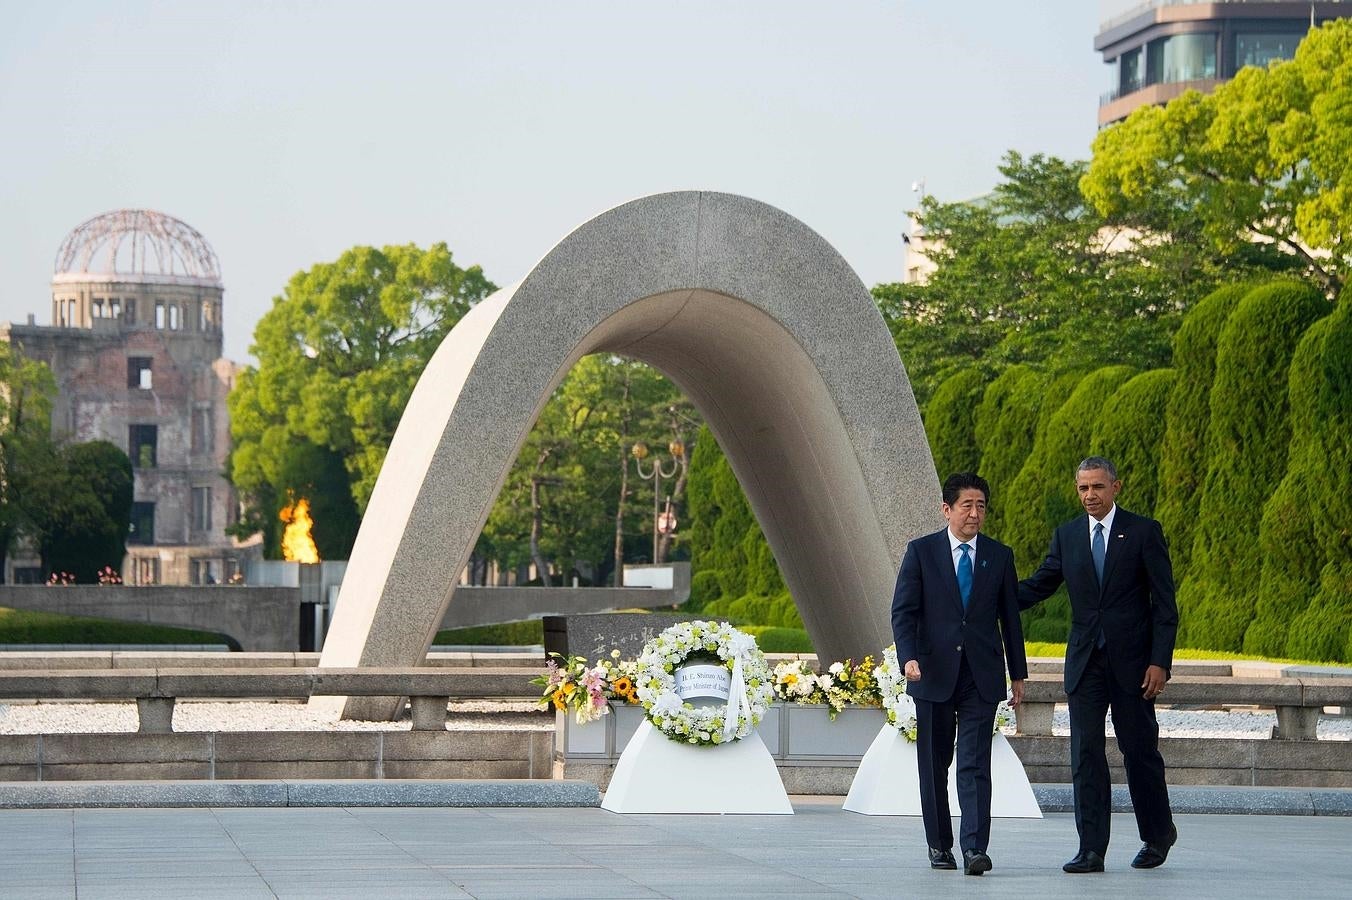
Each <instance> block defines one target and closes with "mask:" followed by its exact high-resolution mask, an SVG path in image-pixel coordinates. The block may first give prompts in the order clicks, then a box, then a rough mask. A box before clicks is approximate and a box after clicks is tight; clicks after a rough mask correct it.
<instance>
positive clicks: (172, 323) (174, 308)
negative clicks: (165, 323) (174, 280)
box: [169, 303, 178, 331]
mask: <svg viewBox="0 0 1352 900" xmlns="http://www.w3.org/2000/svg"><path fill="white" fill-rule="evenodd" d="M169 330H170V331H178V304H177V303H171V304H169Z"/></svg>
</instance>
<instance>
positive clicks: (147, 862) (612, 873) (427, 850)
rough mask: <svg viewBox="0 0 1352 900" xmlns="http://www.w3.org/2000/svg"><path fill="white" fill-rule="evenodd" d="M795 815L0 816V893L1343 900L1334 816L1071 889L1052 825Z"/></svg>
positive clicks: (1252, 818) (1262, 824) (805, 801)
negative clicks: (959, 861) (974, 826)
mask: <svg viewBox="0 0 1352 900" xmlns="http://www.w3.org/2000/svg"><path fill="white" fill-rule="evenodd" d="M795 811H796V815H794V816H791V817H790V816H725V817H718V816H621V815H616V814H614V813H609V812H605V811H603V810H600V809H595V808H583V809H438V808H432V809H427V808H424V809H394V808H342V807H337V808H310V809H302V808H274V809H247V808H246V809H82V810H69V809H37V810H5V811H0V897H16V898H25V900H33V898H58V897H63V898H64V897H79V898H81V900H87V898H104V897H107V898H137V900H144V898H185V897H192V898H212V897H223V898H225V897H228V898H250V897H260V898H270V897H278V898H288V897H290V898H300V897H310V898H339V897H361V898H378V897H409V898H422V897H482V898H490V897H522V898H530V897H548V898H551V900H554V898H567V897H577V898H621V897H710V898H722V897H736V898H739V900H749V898H753V897H776V898H785V897H842V898H843V897H877V898H883V897H886V898H897V897H932V896H942V895H948V894H952V893H954V892H956V893H957V895H958V896H973V897H1039V896H1051V897H1058V896H1066V897H1070V896H1074V897H1081V896H1084V897H1109V896H1111V897H1114V898H1119V900H1126V898H1137V897H1139V898H1151V900H1157V898H1163V897H1189V898H1211V897H1215V898H1232V897H1264V898H1267V897H1300V898H1302V900H1317V898H1324V897H1329V898H1332V897H1338V898H1342V897H1346V896H1347V890H1348V887H1347V886H1348V884H1349V883H1352V857H1349V855H1348V853H1347V846H1348V844H1349V841H1350V840H1352V819H1350V818H1346V817H1321V816H1270V815H1249V816H1244V815H1180V816H1179V817H1178V825H1179V832H1180V835H1181V837H1180V841H1179V844H1178V846H1177V847H1175V848H1174V851H1173V853H1172V854H1171V855H1170V858H1169V862H1168V863H1167V864H1166V865H1165V866H1164V867H1163V868H1161V869H1158V870H1154V871H1148V872H1139V871H1135V870H1133V869H1131V868H1130V867H1129V866H1128V862H1129V861H1130V859H1131V856H1132V854H1134V853H1135V851H1136V848H1137V840H1136V835H1135V828H1134V824H1133V821H1132V819H1131V817H1130V816H1128V815H1116V816H1114V817H1113V828H1114V833H1115V835H1116V838H1115V841H1114V844H1113V846H1112V847H1111V848H1110V850H1109V855H1108V871H1107V872H1106V873H1105V874H1103V875H1101V876H1070V875H1064V874H1062V873H1061V872H1060V869H1059V867H1060V864H1061V862H1062V861H1063V860H1064V859H1066V858H1067V857H1068V856H1069V855H1070V854H1071V853H1073V851H1074V849H1075V824H1074V821H1073V819H1072V817H1071V816H1070V815H1067V814H1052V815H1049V816H1048V817H1047V818H1046V819H1043V820H1040V821H1039V820H997V821H996V823H995V827H994V831H993V839H994V840H993V844H992V846H991V848H990V851H991V855H992V857H993V859H994V861H995V870H994V871H993V872H991V873H990V874H988V875H986V876H983V877H982V878H979V879H978V878H969V877H966V876H964V875H963V874H962V873H961V872H932V871H930V869H929V868H928V867H927V865H926V863H925V860H924V851H923V846H924V840H923V832H922V828H921V824H920V819H919V818H918V817H916V818H899V817H896V818H894V817H876V818H875V817H867V816H860V815H855V814H853V813H847V812H844V811H842V810H841V809H840V798H838V797H835V798H818V799H809V798H795Z"/></svg>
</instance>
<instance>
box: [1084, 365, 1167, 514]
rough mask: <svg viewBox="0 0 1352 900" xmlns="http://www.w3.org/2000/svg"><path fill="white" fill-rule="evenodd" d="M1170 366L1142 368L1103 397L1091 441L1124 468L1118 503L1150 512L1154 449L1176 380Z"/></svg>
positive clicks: (1154, 497) (1154, 494)
mask: <svg viewBox="0 0 1352 900" xmlns="http://www.w3.org/2000/svg"><path fill="white" fill-rule="evenodd" d="M1177 376H1178V373H1177V372H1176V371H1175V370H1173V369H1152V370H1151V371H1149V372H1142V373H1141V374H1140V375H1137V376H1136V377H1135V378H1132V379H1131V380H1130V381H1128V382H1127V383H1126V384H1124V385H1122V386H1121V387H1120V388H1118V389H1117V391H1116V392H1115V393H1114V394H1113V395H1112V396H1111V397H1110V398H1108V402H1107V403H1106V404H1105V405H1104V407H1103V413H1102V417H1101V418H1100V419H1099V421H1098V424H1097V425H1096V426H1095V427H1094V436H1093V439H1092V441H1091V443H1092V444H1093V446H1094V447H1095V448H1097V449H1096V451H1095V452H1096V453H1098V454H1099V455H1101V456H1105V457H1107V458H1108V459H1110V460H1112V461H1113V464H1114V465H1116V466H1117V469H1118V471H1119V472H1120V473H1125V475H1126V476H1127V477H1126V481H1125V484H1126V487H1125V489H1124V491H1123V494H1122V497H1121V500H1122V501H1123V506H1126V507H1128V508H1129V509H1131V511H1132V512H1135V513H1139V514H1140V515H1143V516H1151V517H1152V518H1153V517H1154V515H1155V507H1156V504H1157V503H1158V499H1159V450H1160V442H1161V440H1162V439H1163V438H1164V409H1165V406H1166V405H1167V404H1168V402H1169V396H1170V394H1171V393H1172V392H1173V388H1174V384H1175V382H1176V381H1177V380H1178V379H1177Z"/></svg>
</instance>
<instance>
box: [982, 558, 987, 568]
mask: <svg viewBox="0 0 1352 900" xmlns="http://www.w3.org/2000/svg"><path fill="white" fill-rule="evenodd" d="M981 568H983V569H984V568H986V560H984V559H983V560H982V561H981Z"/></svg>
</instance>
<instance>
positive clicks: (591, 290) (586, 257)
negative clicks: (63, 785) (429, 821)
mask: <svg viewBox="0 0 1352 900" xmlns="http://www.w3.org/2000/svg"><path fill="white" fill-rule="evenodd" d="M591 353H614V354H619V355H622V356H626V357H630V358H633V359H637V360H641V361H642V362H644V363H647V364H649V365H651V366H652V367H654V368H655V369H657V370H659V371H660V372H662V373H663V374H664V375H666V376H667V377H668V378H670V379H671V380H672V381H673V382H674V383H675V384H676V385H677V386H678V387H680V389H681V390H682V391H683V392H684V393H685V395H686V396H687V397H688V398H689V399H690V400H691V402H693V403H694V405H695V406H696V407H697V408H698V409H699V411H700V413H701V414H702V415H703V416H704V419H705V420H706V421H707V422H708V424H709V427H710V428H711V429H712V431H713V433H714V436H715V437H716V438H717V440H718V443H719V445H720V446H721V447H722V448H723V450H724V452H725V453H726V455H727V457H728V460H729V462H730V463H731V465H732V468H733V471H734V472H735V473H736V475H737V478H738V480H739V481H740V482H741V484H742V487H743V489H744V490H745V492H746V496H747V498H748V500H749V501H750V503H751V507H752V509H753V511H754V512H755V514H756V517H757V519H758V521H759V522H760V525H761V527H762V529H763V530H764V532H765V536H766V538H767V539H768V541H769V543H770V547H771V549H772V550H773V552H774V555H775V559H776V560H777V561H778V563H779V567H780V570H781V571H782V573H783V576H784V581H785V583H786V584H787V585H788V587H789V590H790V592H791V593H792V595H793V597H794V601H795V603H796V605H797V608H798V611H799V613H800V614H801V615H802V618H803V622H804V624H805V625H806V627H807V631H808V634H809V635H810V636H811V638H812V642H813V645H814V647H815V648H816V650H817V652H818V654H819V655H820V656H821V657H822V658H823V659H843V658H846V657H853V658H855V659H859V658H862V657H863V655H864V654H866V653H874V654H876V653H878V652H879V651H880V650H881V649H882V648H883V647H885V646H887V644H889V643H891V640H892V638H891V625H890V617H889V607H890V602H891V596H892V588H893V581H894V579H895V577H896V570H897V566H898V564H899V563H900V560H901V554H902V551H903V550H904V549H905V545H906V541H907V540H909V539H910V538H912V537H915V536H917V535H919V534H922V533H924V532H926V531H929V530H933V529H934V528H937V527H939V525H941V524H942V520H941V519H940V518H939V510H938V505H939V502H938V501H939V486H938V483H937V479H936V478H935V473H934V465H933V462H932V460H931V457H930V451H929V447H928V445H927V443H926V441H925V433H924V428H923V426H922V425H921V421H920V415H919V412H918V410H917V408H916V404H915V399H914V396H913V394H912V392H911V386H910V382H909V381H908V379H907V377H906V370H905V368H904V367H903V366H902V362H901V360H900V359H899V358H898V355H897V350H896V347H895V345H894V344H893V342H892V339H891V336H890V335H889V333H888V330H887V327H886V325H885V324H884V323H883V320H882V317H881V315H879V313H878V310H877V307H876V306H875V304H874V302H873V299H872V297H871V296H870V295H869V292H868V290H867V289H865V287H864V285H863V284H862V283H861V282H860V280H859V278H858V276H857V275H855V273H854V272H853V271H852V270H851V268H850V267H849V265H848V264H846V262H845V261H844V260H843V259H842V258H841V257H840V255H839V254H838V253H836V251H835V250H834V249H833V248H832V247H831V246H830V245H829V244H827V242H826V241H825V240H823V239H822V238H821V237H820V236H819V235H817V234H816V233H815V232H813V231H812V230H811V229H809V228H807V227H806V226H805V225H803V224H802V223H801V222H799V221H797V220H796V219H794V218H792V217H790V216H788V215H787V214H785V213H783V212H781V211H780V210H778V209H775V208H773V207H770V206H767V205H765V204H763V203H759V202H757V201H754V200H750V199H747V198H745V197H739V196H735V195H731V194H721V193H709V192H699V191H689V192H677V193H668V194H657V195H653V196H649V197H643V198H641V199H638V200H634V201H632V202H630V203H626V204H624V205H623V206H619V207H616V208H615V209H612V210H610V211H608V212H605V213H602V214H601V215H599V216H597V217H596V218H594V219H592V220H591V221H589V222H587V223H585V224H584V225H582V226H581V227H579V228H578V229H577V230H575V231H573V232H572V233H571V234H569V235H568V236H567V237H565V238H564V239H563V240H562V241H561V242H559V244H558V245H557V246H556V247H554V249H552V250H550V251H549V252H548V253H547V254H545V256H544V258H543V259H541V260H540V262H539V263H537V264H536V265H535V267H534V268H532V269H531V270H530V272H529V273H528V274H527V275H526V277H525V278H523V279H522V280H521V281H519V282H518V283H516V284H515V285H512V286H510V287H506V288H503V289H502V290H500V291H498V292H497V293H495V294H493V295H492V296H491V297H489V298H487V299H486V300H484V301H482V302H481V303H480V304H479V305H478V306H476V307H475V308H474V309H472V310H471V311H470V312H469V313H468V314H467V315H466V316H465V317H464V318H463V319H462V320H461V321H460V322H459V323H458V324H457V325H456V326H455V328H454V329H453V330H452V331H451V332H450V333H449V334H448V335H447V336H446V338H445V340H444V341H443V343H442V344H441V346H440V347H439V348H438V350H437V351H436V353H435V354H434V355H433V357H432V359H431V361H430V362H429V363H428V365H427V368H426V370H425V371H424V372H423V374H422V377H421V379H420V380H419V382H418V384H417V386H416V387H415V389H414V391H413V394H412V397H411V398H410V400H409V403H408V406H407V408H406V409H405V411H404V415H403V418H402V419H401V420H400V423H399V427H398V429H397V431H396V433H395V436H394V440H393V442H392V443H391V444H390V449H389V454H388V455H387V457H386V459H385V464H384V467H383V469H382V470H381V472H380V476H379V479H378V480H377V482H376V486H375V490H374V492H373V494H372V496H371V500H370V503H369V505H368V507H367V510H366V515H365V518H364V519H363V520H362V524H361V529H360V531H359V533H358V535H357V541H356V545H355V546H354V548H353V551H352V558H351V560H350V562H349V565H348V568H347V573H346V576H345V578H344V580H343V586H342V590H341V594H340V597H339V602H338V605H337V609H336V611H335V615H334V619H333V623H332V625H331V627H330V629H329V632H328V636H327V639H326V641H325V644H324V651H323V654H322V657H321V659H320V665H321V666H322V667H356V666H410V665H416V664H418V663H420V662H421V661H422V660H423V658H424V657H425V654H426V652H427V649H428V647H429V646H430V644H431V641H432V638H433V637H434V635H435V631H436V627H437V624H438V623H439V622H441V621H442V617H443V615H444V613H445V610H446V609H447V607H448V605H449V604H451V603H454V602H455V584H456V581H457V578H458V576H459V573H460V572H461V571H462V570H463V569H464V567H465V565H466V564H467V562H468V560H469V556H470V552H471V550H472V548H473V547H474V544H475V541H476V540H477V538H478V535H479V531H480V529H481V528H482V527H483V524H484V522H485V520H486V519H487V516H488V513H489V510H490V509H491V507H492V505H493V503H494V500H495V499H496V497H497V495H498V491H499V490H500V489H501V487H502V484H503V482H504V480H505V479H506V477H507V473H508V470H509V468H510V467H511V466H512V464H513V462H514V461H515V459H516V455H517V452H518V450H519V449H520V447H521V445H522V442H523V441H524V440H525V438H526V435H527V433H528V432H529V430H530V428H531V426H532V425H533V423H534V422H535V419H536V417H537V416H538V415H539V413H540V410H541V408H542V407H543V406H544V404H545V402H546V400H548V399H549V397H550V395H551V394H552V393H553V391H554V389H555V387H557V386H558V384H559V383H560V382H561V381H562V379H563V378H564V376H565V375H567V373H568V371H569V370H570V369H571V368H572V367H573V365H574V364H575V363H576V362H577V361H578V360H579V359H581V358H582V357H583V356H586V355H588V354H591ZM328 699H329V698H316V699H315V701H313V702H315V703H316V705H321V706H322V705H326V704H325V700H328ZM338 700H339V702H340V703H341V702H342V701H341V698H338ZM327 705H328V706H329V708H330V711H333V709H334V705H333V703H332V702H330V703H328V704H327ZM343 711H344V714H345V715H346V716H348V717H356V716H360V717H366V718H388V717H389V716H390V714H391V713H392V711H393V707H392V706H391V703H390V702H389V701H377V700H373V699H366V700H363V699H360V698H351V699H348V700H347V701H346V706H345V707H343Z"/></svg>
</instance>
